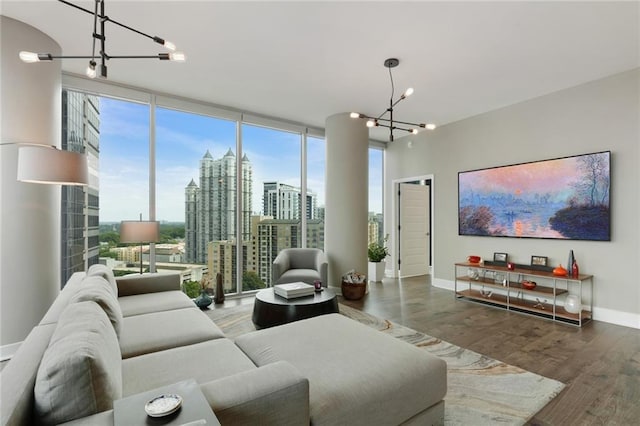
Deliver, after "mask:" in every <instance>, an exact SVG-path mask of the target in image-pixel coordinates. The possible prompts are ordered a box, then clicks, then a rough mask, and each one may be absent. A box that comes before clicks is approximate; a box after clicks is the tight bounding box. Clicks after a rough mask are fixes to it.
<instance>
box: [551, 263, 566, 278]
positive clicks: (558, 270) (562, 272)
mask: <svg viewBox="0 0 640 426" xmlns="http://www.w3.org/2000/svg"><path fill="white" fill-rule="evenodd" d="M553 275H557V276H559V277H565V276H567V270H566V269H564V268H563V267H562V265H558V267H557V268H555V269H554V270H553Z"/></svg>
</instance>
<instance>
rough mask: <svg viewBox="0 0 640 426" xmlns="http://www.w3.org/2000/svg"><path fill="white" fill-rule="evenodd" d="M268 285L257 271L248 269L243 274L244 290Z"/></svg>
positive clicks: (257, 288)
mask: <svg viewBox="0 0 640 426" xmlns="http://www.w3.org/2000/svg"><path fill="white" fill-rule="evenodd" d="M266 286H267V285H266V284H265V283H264V281H262V280H261V279H260V277H259V276H258V274H256V273H255V271H246V272H245V273H244V274H242V290H243V291H248V290H259V289H261V288H265V287H266Z"/></svg>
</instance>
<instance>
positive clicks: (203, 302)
mask: <svg viewBox="0 0 640 426" xmlns="http://www.w3.org/2000/svg"><path fill="white" fill-rule="evenodd" d="M194 302H195V304H196V306H197V307H198V308H200V309H206V308H207V307H208V306H209V305H210V304H211V302H212V300H211V297H209V295H208V294H207V290H205V289H204V288H203V289H202V291H201V292H200V296H198V297H196V298H195V299H194Z"/></svg>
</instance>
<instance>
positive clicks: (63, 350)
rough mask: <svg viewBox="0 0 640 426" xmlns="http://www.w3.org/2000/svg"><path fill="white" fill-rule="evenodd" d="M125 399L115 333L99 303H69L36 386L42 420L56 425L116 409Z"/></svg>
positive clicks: (41, 365) (37, 411) (36, 398)
mask: <svg viewBox="0 0 640 426" xmlns="http://www.w3.org/2000/svg"><path fill="white" fill-rule="evenodd" d="M119 398H122V359H121V357H120V346H119V345H118V340H117V337H116V334H115V332H114V330H113V327H112V326H111V323H110V322H109V319H108V318H107V316H106V314H105V312H104V311H103V310H102V308H100V306H98V305H97V304H96V303H95V302H80V303H73V304H70V305H69V306H68V307H67V308H66V309H65V310H64V312H63V313H62V315H60V320H59V321H58V324H57V326H56V329H55V331H54V332H53V335H52V336H51V341H50V342H49V347H48V348H47V350H46V351H45V353H44V355H43V357H42V361H41V362H40V367H39V368H38V373H37V375H36V382H35V386H34V400H35V402H34V410H35V415H36V417H37V419H38V420H39V421H40V422H41V423H42V424H58V423H63V422H67V421H70V420H73V419H77V418H81V417H86V416H90V415H92V414H95V413H98V412H101V411H105V410H109V409H111V408H113V401H114V400H116V399H119Z"/></svg>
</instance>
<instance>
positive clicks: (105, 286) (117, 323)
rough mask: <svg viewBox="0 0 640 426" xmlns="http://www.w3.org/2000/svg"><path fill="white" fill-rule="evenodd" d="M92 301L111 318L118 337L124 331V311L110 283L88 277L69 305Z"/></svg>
mask: <svg viewBox="0 0 640 426" xmlns="http://www.w3.org/2000/svg"><path fill="white" fill-rule="evenodd" d="M86 301H92V302H95V303H97V304H98V305H100V307H101V308H102V309H104V312H105V313H106V314H107V317H109V321H111V324H112V325H113V329H114V330H115V332H116V335H117V336H120V330H121V329H122V311H121V310H120V305H119V304H118V299H117V298H116V297H115V296H114V295H113V292H112V289H111V285H110V284H109V282H108V281H107V280H106V279H104V278H102V277H100V276H92V277H91V276H87V277H86V278H85V279H84V281H83V283H82V286H81V287H80V288H79V289H78V291H76V293H75V294H74V295H73V296H71V300H70V301H69V303H78V302H86Z"/></svg>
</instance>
